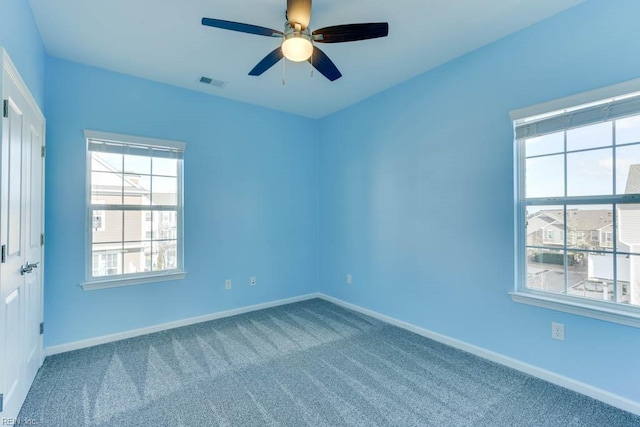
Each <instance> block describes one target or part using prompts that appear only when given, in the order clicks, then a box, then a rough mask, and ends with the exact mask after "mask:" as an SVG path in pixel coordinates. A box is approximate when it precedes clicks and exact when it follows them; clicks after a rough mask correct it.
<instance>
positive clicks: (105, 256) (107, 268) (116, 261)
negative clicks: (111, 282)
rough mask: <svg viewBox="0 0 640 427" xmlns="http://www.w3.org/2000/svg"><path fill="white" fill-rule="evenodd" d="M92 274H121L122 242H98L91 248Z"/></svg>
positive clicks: (98, 275) (99, 275) (97, 275)
mask: <svg viewBox="0 0 640 427" xmlns="http://www.w3.org/2000/svg"><path fill="white" fill-rule="evenodd" d="M91 255H92V276H93V277H102V276H115V275H118V274H122V244H121V243H118V244H111V243H107V244H98V245H93V248H92V253H91Z"/></svg>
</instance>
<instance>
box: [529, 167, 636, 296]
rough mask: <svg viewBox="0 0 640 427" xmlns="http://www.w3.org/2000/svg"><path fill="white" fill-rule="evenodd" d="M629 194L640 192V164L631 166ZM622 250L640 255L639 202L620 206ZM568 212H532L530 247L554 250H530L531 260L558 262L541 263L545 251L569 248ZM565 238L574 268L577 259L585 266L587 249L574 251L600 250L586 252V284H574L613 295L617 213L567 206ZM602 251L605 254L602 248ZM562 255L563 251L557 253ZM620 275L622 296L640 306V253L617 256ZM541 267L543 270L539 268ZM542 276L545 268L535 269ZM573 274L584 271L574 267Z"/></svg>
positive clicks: (618, 247) (618, 245)
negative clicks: (589, 284) (541, 254)
mask: <svg viewBox="0 0 640 427" xmlns="http://www.w3.org/2000/svg"><path fill="white" fill-rule="evenodd" d="M625 194H640V164H636V165H632V166H631V167H630V168H629V175H628V178H627V183H626V186H625ZM616 215H617V221H618V230H617V245H616V246H617V252H628V253H640V204H624V205H619V206H618V207H617V211H616ZM564 230H565V216H564V212H563V210H561V209H547V210H540V211H538V212H535V213H532V214H530V215H528V217H527V245H528V246H540V247H546V248H549V250H544V249H543V250H538V249H531V250H530V251H529V254H530V258H529V259H530V260H531V261H533V262H537V263H539V262H545V263H551V264H553V261H541V258H540V257H539V256H540V253H541V252H553V250H554V249H563V248H564V243H565V242H564V239H565V235H564V233H565V231H564ZM566 237H567V247H568V249H569V260H568V263H569V266H570V267H571V266H573V265H574V263H575V264H578V263H580V260H582V265H584V257H583V254H584V252H582V253H579V252H576V253H571V249H579V250H586V251H596V252H592V253H588V254H587V257H586V258H587V260H586V261H587V265H586V267H587V270H586V274H585V275H584V277H583V280H582V282H575V283H574V284H573V285H572V286H573V287H575V288H576V289H578V288H579V289H581V290H584V289H585V286H587V283H591V284H597V285H598V286H597V288H598V289H602V288H603V289H604V291H600V290H598V292H599V293H600V294H602V298H603V299H609V298H610V297H611V295H613V286H612V285H613V281H614V271H613V269H614V262H613V256H614V255H613V254H612V253H607V252H608V251H611V250H612V249H613V246H614V245H613V239H614V230H613V211H612V210H611V209H590V208H589V207H581V208H575V209H574V208H571V209H567V214H566ZM597 251H601V252H597ZM557 256H558V257H560V255H557ZM616 265H617V279H618V283H619V285H620V287H619V293H618V299H619V301H620V302H627V303H631V304H634V305H640V255H638V256H635V255H618V256H617V260H616ZM538 270H539V271H538ZM536 271H537V273H538V274H539V273H540V271H545V270H540V269H536ZM571 273H572V274H574V278H575V277H576V276H577V275H579V274H580V273H579V272H578V273H576V272H575V271H572V272H571Z"/></svg>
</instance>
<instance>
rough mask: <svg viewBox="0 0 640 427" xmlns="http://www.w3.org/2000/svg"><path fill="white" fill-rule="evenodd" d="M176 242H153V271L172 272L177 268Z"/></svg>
mask: <svg viewBox="0 0 640 427" xmlns="http://www.w3.org/2000/svg"><path fill="white" fill-rule="evenodd" d="M177 247H178V245H177V242H176V241H175V240H170V241H162V242H153V270H154V271H161V270H174V269H176V268H177V267H178V266H177V261H176V260H177V256H176V250H177Z"/></svg>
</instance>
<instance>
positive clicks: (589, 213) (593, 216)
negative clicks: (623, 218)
mask: <svg viewBox="0 0 640 427" xmlns="http://www.w3.org/2000/svg"><path fill="white" fill-rule="evenodd" d="M612 232H613V206H612V205H576V206H567V247H569V248H576V249H588V250H596V251H610V250H612V249H613V244H612V242H611V240H610V239H611V238H612V236H613V233H612ZM607 238H609V240H607Z"/></svg>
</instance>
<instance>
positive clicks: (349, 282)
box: [347, 274, 351, 285]
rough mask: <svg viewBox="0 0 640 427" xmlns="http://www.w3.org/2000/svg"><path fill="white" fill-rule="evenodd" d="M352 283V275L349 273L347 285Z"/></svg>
mask: <svg viewBox="0 0 640 427" xmlns="http://www.w3.org/2000/svg"><path fill="white" fill-rule="evenodd" d="M350 284H351V275H350V274H347V285H350Z"/></svg>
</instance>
